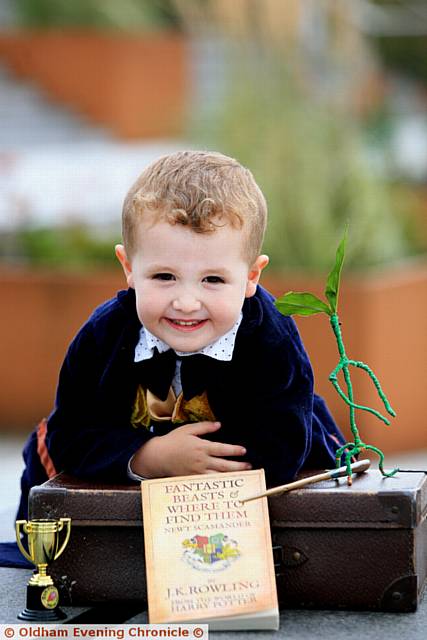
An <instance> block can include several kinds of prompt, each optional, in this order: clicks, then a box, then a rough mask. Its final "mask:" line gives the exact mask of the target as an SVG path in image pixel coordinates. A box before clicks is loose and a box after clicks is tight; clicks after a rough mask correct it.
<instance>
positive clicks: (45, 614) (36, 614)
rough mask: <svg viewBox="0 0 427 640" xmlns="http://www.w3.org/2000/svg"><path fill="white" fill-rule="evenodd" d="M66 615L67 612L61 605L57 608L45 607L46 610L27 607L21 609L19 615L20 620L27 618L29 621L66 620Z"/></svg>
mask: <svg viewBox="0 0 427 640" xmlns="http://www.w3.org/2000/svg"><path fill="white" fill-rule="evenodd" d="M66 617H67V616H66V615H65V613H64V612H63V611H62V610H61V609H59V607H57V608H56V609H45V610H44V611H38V610H37V609H28V608H27V607H25V609H24V611H21V613H20V614H19V615H18V616H17V618H18V619H19V620H26V621H27V622H57V621H58V620H64V619H65V618H66Z"/></svg>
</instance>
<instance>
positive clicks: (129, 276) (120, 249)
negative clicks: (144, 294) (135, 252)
mask: <svg viewBox="0 0 427 640" xmlns="http://www.w3.org/2000/svg"><path fill="white" fill-rule="evenodd" d="M115 252H116V256H117V259H118V261H119V262H120V264H121V265H122V267H123V271H124V272H125V276H126V282H127V284H128V287H132V288H133V273H132V265H131V262H130V260H128V257H127V255H126V251H125V248H124V246H123V245H122V244H116V246H115Z"/></svg>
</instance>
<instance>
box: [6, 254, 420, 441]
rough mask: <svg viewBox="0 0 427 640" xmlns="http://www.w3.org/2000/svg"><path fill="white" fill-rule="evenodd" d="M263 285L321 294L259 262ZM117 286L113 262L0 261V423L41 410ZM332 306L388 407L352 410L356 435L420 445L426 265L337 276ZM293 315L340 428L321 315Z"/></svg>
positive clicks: (343, 413) (343, 420)
mask: <svg viewBox="0 0 427 640" xmlns="http://www.w3.org/2000/svg"><path fill="white" fill-rule="evenodd" d="M263 284H264V285H265V286H266V287H267V288H269V289H270V290H271V291H272V292H273V293H275V294H276V295H280V294H281V293H284V292H285V291H288V290H290V289H292V290H294V291H298V290H306V291H312V292H314V293H317V294H318V295H319V296H322V297H323V287H324V280H323V278H322V279H319V280H317V281H315V282H313V280H311V279H310V280H308V279H307V278H302V277H298V276H296V275H288V276H281V277H280V278H279V277H277V276H273V275H272V274H270V273H269V272H268V271H267V272H266V274H265V277H264V278H263ZM124 286H125V281H124V278H123V276H122V274H121V272H120V271H119V270H117V271H113V272H99V273H94V274H81V275H78V274H75V273H73V274H71V273H59V272H56V273H52V272H51V271H37V272H34V271H27V270H26V269H6V268H5V267H2V268H0V299H1V300H2V313H1V314H0V335H1V336H2V338H1V353H2V363H3V366H2V367H1V368H0V389H1V393H0V427H1V428H3V429H6V428H9V429H24V430H29V429H30V428H31V427H32V425H33V424H34V423H35V422H36V421H38V420H39V419H40V418H41V417H42V416H44V415H47V414H48V413H49V411H50V410H51V408H52V405H53V402H54V395H55V388H56V382H57V376H58V372H59V367H60V365H61V363H62V360H63V357H64V354H65V349H66V348H67V345H68V343H69V342H70V340H71V338H72V337H73V335H74V334H75V333H76V331H77V329H78V328H79V327H80V325H81V324H82V323H83V322H84V321H85V320H86V318H87V317H88V315H89V313H90V312H91V311H92V309H93V308H94V307H95V306H96V305H97V304H99V303H101V302H102V301H104V300H105V299H107V298H108V297H111V296H113V295H114V294H115V292H116V291H117V290H118V289H121V288H123V287H124ZM339 313H340V319H341V323H342V331H343V337H344V342H345V345H346V349H347V354H348V356H349V357H351V358H354V359H356V360H362V361H364V362H366V363H367V364H368V365H369V366H370V367H371V368H372V369H373V370H374V372H375V373H376V375H377V376H378V378H379V380H380V382H381V384H382V386H383V389H384V391H385V392H386V394H387V395H388V397H389V399H390V402H391V404H392V406H393V407H394V409H395V410H396V412H397V417H396V418H395V419H394V420H392V425H391V426H390V427H386V426H385V425H384V424H383V423H381V422H379V421H378V420H377V419H376V418H374V417H373V416H371V415H369V414H366V413H361V412H358V425H359V428H360V432H361V435H362V437H363V438H364V440H365V441H366V442H368V443H372V444H375V445H376V446H379V447H380V448H382V449H383V450H384V451H385V452H392V451H404V450H410V449H416V448H418V447H419V448H427V428H426V418H425V407H426V391H425V382H426V354H427V264H423V265H419V266H415V265H414V266H412V267H411V266H406V267H405V268H402V269H399V270H398V271H387V272H384V273H383V274H377V275H375V276H370V277H369V278H368V277H365V278H361V279H358V280H355V279H352V278H347V279H345V280H344V282H343V284H342V290H341V305H340V311H339ZM297 323H298V326H299V329H300V332H301V334H302V337H303V340H304V343H305V345H306V348H307V350H308V352H309V353H310V356H311V359H312V362H313V368H314V371H315V376H316V388H317V390H318V392H319V393H321V394H322V395H323V396H324V397H325V398H326V399H327V401H328V404H329V406H330V408H331V410H332V412H333V414H334V415H335V417H336V419H337V420H338V422H339V424H340V425H341V427H342V428H343V430H344V431H346V433H347V434H349V429H348V424H349V421H348V410H347V407H346V405H345V404H344V402H343V401H342V400H341V399H340V398H339V397H338V396H337V394H336V392H335V391H334V389H333V388H332V385H331V384H330V382H329V381H328V375H329V373H330V372H331V371H332V369H334V367H335V366H336V364H337V362H338V352H337V347H336V343H335V338H334V336H333V334H332V330H331V328H330V326H329V322H328V318H327V317H326V316H325V315H318V316H312V317H310V318H297ZM352 379H353V384H354V390H355V398H356V401H357V402H359V403H361V404H367V405H369V406H374V407H376V408H378V409H380V410H381V405H380V402H379V399H378V397H377V395H376V393H375V390H374V388H373V386H372V383H371V382H370V380H369V379H368V377H367V376H366V375H365V374H364V373H363V372H361V371H359V370H354V371H352Z"/></svg>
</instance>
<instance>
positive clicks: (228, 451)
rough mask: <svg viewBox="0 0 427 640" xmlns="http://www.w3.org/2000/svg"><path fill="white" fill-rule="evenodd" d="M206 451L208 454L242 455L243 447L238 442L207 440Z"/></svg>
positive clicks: (244, 450)
mask: <svg viewBox="0 0 427 640" xmlns="http://www.w3.org/2000/svg"><path fill="white" fill-rule="evenodd" d="M208 452H209V455H210V456H215V457H221V456H224V457H225V456H244V455H245V453H246V449H245V447H241V446H240V445H238V444H225V443H224V442H209V448H208Z"/></svg>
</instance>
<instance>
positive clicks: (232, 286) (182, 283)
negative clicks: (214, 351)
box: [116, 221, 268, 352]
mask: <svg viewBox="0 0 427 640" xmlns="http://www.w3.org/2000/svg"><path fill="white" fill-rule="evenodd" d="M243 240H244V234H243V233H242V231H241V230H237V229H234V228H233V227H231V226H230V225H228V224H226V225H224V226H221V227H218V228H217V229H216V230H215V231H213V232H212V233H196V232H194V231H192V230H191V229H189V228H188V227H186V226H183V225H180V224H175V225H171V224H170V223H168V222H166V221H158V222H155V223H154V224H152V223H147V222H144V221H143V222H141V223H140V225H139V228H138V230H137V243H136V246H137V250H136V252H135V255H133V256H132V258H131V259H130V260H128V259H127V257H126V254H125V251H124V248H123V246H122V245H118V246H117V247H116V254H117V257H118V258H119V260H120V262H121V264H122V266H123V268H124V271H125V274H126V277H127V282H128V285H129V286H131V287H133V288H134V289H135V293H136V306H137V313H138V317H139V319H140V321H141V322H142V324H143V325H144V327H146V329H148V330H149V331H150V332H151V333H152V334H154V335H155V336H156V337H157V338H159V339H160V340H163V342H166V344H168V345H169V346H170V347H171V348H172V349H175V350H176V351H186V352H192V351H199V350H200V349H202V348H203V347H205V346H207V345H209V344H211V343H212V342H215V340H217V339H218V338H219V337H221V336H222V335H224V334H226V333H227V332H228V331H229V330H230V329H231V328H232V327H233V325H234V324H235V322H236V321H237V319H238V317H239V314H240V311H241V309H242V306H243V302H244V299H245V297H250V296H252V295H254V293H255V291H256V285H257V283H258V280H259V277H260V275H261V271H262V269H263V267H264V266H265V265H266V264H267V262H268V258H267V256H259V257H258V258H257V260H256V261H255V263H254V265H252V266H250V265H248V262H247V260H246V259H245V257H244V252H243Z"/></svg>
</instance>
